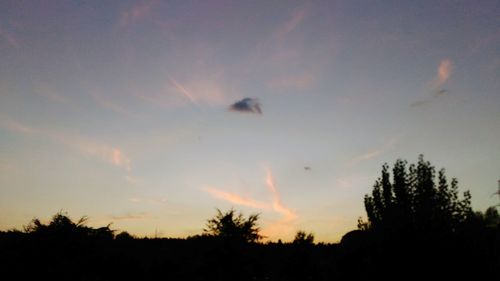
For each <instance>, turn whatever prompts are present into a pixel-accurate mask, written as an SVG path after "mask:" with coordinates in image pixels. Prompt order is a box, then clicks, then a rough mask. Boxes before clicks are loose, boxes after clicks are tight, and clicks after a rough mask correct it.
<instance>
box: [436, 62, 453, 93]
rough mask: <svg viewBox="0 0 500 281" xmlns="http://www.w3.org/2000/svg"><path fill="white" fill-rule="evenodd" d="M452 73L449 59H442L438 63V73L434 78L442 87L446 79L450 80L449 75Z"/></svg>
mask: <svg viewBox="0 0 500 281" xmlns="http://www.w3.org/2000/svg"><path fill="white" fill-rule="evenodd" d="M452 71H453V63H452V62H451V60H449V59H444V60H442V61H441V62H440V63H439V67H438V73H437V77H436V81H437V82H438V84H439V86H442V85H443V84H444V83H445V82H446V81H448V78H450V76H451V73H452Z"/></svg>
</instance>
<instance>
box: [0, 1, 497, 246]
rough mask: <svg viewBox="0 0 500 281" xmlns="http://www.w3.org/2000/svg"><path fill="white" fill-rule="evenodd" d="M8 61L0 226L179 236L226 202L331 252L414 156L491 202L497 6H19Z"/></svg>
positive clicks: (0, 83) (481, 205)
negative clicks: (382, 180) (381, 182)
mask: <svg viewBox="0 0 500 281" xmlns="http://www.w3.org/2000/svg"><path fill="white" fill-rule="evenodd" d="M0 64H1V66H0V230H8V229H12V228H17V229H22V226H23V225H26V224H27V223H28V222H29V221H30V220H31V219H32V218H33V217H39V218H40V219H42V220H43V221H47V220H48V219H50V217H51V216H52V215H54V214H55V213H56V212H58V211H60V210H64V211H67V212H68V214H69V215H70V217H72V218H74V219H77V218H79V217H81V216H84V215H86V216H88V217H89V218H90V221H89V224H90V225H92V226H103V225H106V224H108V223H110V222H113V224H112V226H111V227H112V228H113V229H118V230H126V231H128V232H130V233H132V234H135V235H138V236H145V235H147V236H154V235H155V233H156V235H158V236H164V237H186V236H189V235H195V234H201V233H202V231H203V228H204V226H205V222H206V220H207V219H209V218H210V217H212V216H214V215H215V213H216V211H215V208H220V209H221V210H227V209H229V208H231V207H234V208H235V209H236V210H241V211H242V212H243V213H244V214H246V215H248V214H252V213H260V214H261V219H260V220H259V222H260V226H261V228H262V234H263V235H265V236H267V237H268V239H270V240H273V241H275V240H277V239H279V238H280V239H282V240H284V241H289V240H291V239H293V236H294V234H295V232H296V231H297V230H305V231H307V232H313V233H314V234H315V237H316V241H318V242H319V241H325V242H336V241H338V240H339V239H340V238H341V236H342V235H343V234H345V233H346V232H347V231H349V230H352V229H355V228H356V224H357V218H358V217H359V216H363V217H365V216H366V214H365V210H364V206H363V197H364V195H365V194H366V193H368V192H370V191H371V188H372V186H373V183H374V181H375V180H376V178H377V177H378V176H379V174H380V171H381V166H382V164H383V163H384V162H387V163H388V164H390V165H392V164H393V163H394V161H395V160H396V159H398V158H403V159H407V160H408V161H409V162H412V163H413V162H416V161H417V158H418V155H419V154H424V156H425V158H426V159H427V160H429V161H430V162H431V163H432V164H434V165H435V166H436V167H437V168H442V167H444V168H446V171H447V175H448V177H457V178H458V180H459V186H460V190H461V191H465V190H470V191H471V194H472V205H473V207H474V209H476V210H481V211H484V210H485V209H486V208H488V207H489V206H492V205H495V204H498V203H499V202H498V197H492V194H493V193H494V192H495V191H497V180H499V179H500V2H499V1H154V0H153V1H83V0H81V1H77V0H74V1H17V0H11V1H9V0H7V1H1V2H0ZM245 98H249V99H247V100H244V99H245ZM238 102H239V103H238ZM232 105H233V106H232ZM231 106H232V107H231ZM259 111H261V112H260V113H259Z"/></svg>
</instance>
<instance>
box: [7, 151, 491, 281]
mask: <svg viewBox="0 0 500 281" xmlns="http://www.w3.org/2000/svg"><path fill="white" fill-rule="evenodd" d="M470 200H471V196H470V194H469V193H468V192H464V193H463V194H462V195H461V194H459V191H458V182H457V180H456V179H451V180H450V181H448V179H447V178H446V176H445V171H444V170H440V171H437V172H436V170H435V168H434V167H433V166H432V165H431V164H430V163H429V162H427V161H425V160H424V159H423V157H422V156H421V157H420V158H419V160H418V162H417V163H416V164H410V165H408V164H407V162H406V161H402V160H398V161H396V162H395V164H394V166H393V168H392V174H391V169H390V168H389V166H388V165H386V164H385V165H383V167H382V173H381V176H380V178H379V179H377V180H376V182H375V184H374V186H373V189H372V192H371V193H370V194H367V195H366V197H365V200H364V202H365V208H366V211H367V217H368V220H367V221H364V220H362V219H361V218H360V219H359V220H358V229H357V230H353V231H351V232H349V233H347V234H346V235H344V237H343V238H342V240H341V242H340V243H339V244H322V243H319V244H315V243H314V235H313V233H307V232H305V231H298V232H297V234H296V236H295V239H294V241H293V242H291V243H281V241H279V242H278V243H273V242H266V243H264V242H262V241H263V239H262V238H263V237H262V236H261V234H260V228H259V226H258V220H259V215H258V214H252V215H250V216H248V217H245V216H244V215H243V214H241V213H238V212H236V211H235V210H233V209H231V210H228V211H225V212H223V211H220V210H217V213H216V215H215V216H214V217H213V218H209V219H208V220H207V224H206V226H205V229H204V232H203V233H201V234H200V235H196V236H193V237H189V238H187V239H171V238H170V239H167V238H137V237H134V236H132V235H130V234H129V233H127V232H119V233H117V232H116V231H115V230H113V229H112V228H111V225H107V226H103V227H98V228H93V227H89V226H87V225H86V221H87V218H86V217H82V218H80V219H79V220H76V221H73V220H71V219H70V218H69V216H68V215H67V214H65V213H62V212H59V213H57V214H55V215H54V216H53V217H52V219H51V220H50V222H48V223H46V224H44V223H42V222H41V221H40V220H39V219H33V220H32V221H31V222H30V223H29V224H28V225H27V226H25V227H24V229H23V230H12V231H7V232H0V253H1V255H0V269H1V272H2V273H3V275H4V276H17V277H19V278H20V279H43V280H46V279H48V280H333V279H341V280H342V279H357V278H366V279H367V278H398V279H409V278H416V277H423V278H426V279H429V278H436V277H441V278H447V279H453V278H464V277H468V276H469V277H473V278H474V279H483V278H491V277H498V275H499V269H500V218H499V214H498V211H497V209H496V207H491V208H488V209H487V210H486V212H485V213H482V212H474V211H473V210H472V208H471V202H470Z"/></svg>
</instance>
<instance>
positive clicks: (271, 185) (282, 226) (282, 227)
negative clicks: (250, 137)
mask: <svg viewBox="0 0 500 281" xmlns="http://www.w3.org/2000/svg"><path fill="white" fill-rule="evenodd" d="M265 183H266V186H267V189H268V190H269V192H270V195H271V197H272V200H271V202H269V203H267V202H261V201H257V200H254V199H252V198H248V197H244V196H241V195H238V194H235V193H231V192H227V191H224V190H221V189H218V188H215V187H210V186H206V187H203V188H202V190H203V191H205V192H207V193H208V194H210V195H211V196H212V197H214V198H217V199H221V200H224V201H227V202H229V203H231V204H235V205H239V206H247V207H252V208H256V209H259V210H266V211H267V210H269V211H272V212H275V213H277V214H279V215H281V218H280V219H278V220H274V221H269V223H267V225H265V227H264V228H263V230H262V232H263V234H264V235H265V236H267V237H273V238H276V237H283V235H285V236H289V235H292V232H293V231H295V227H294V224H295V222H296V221H297V218H298V216H297V214H296V212H295V211H294V210H292V209H290V208H289V207H287V206H286V205H285V204H284V203H283V201H282V199H281V196H280V193H279V191H278V188H277V187H276V183H275V181H274V178H273V174H272V171H271V169H270V168H266V178H265ZM134 200H135V199H134Z"/></svg>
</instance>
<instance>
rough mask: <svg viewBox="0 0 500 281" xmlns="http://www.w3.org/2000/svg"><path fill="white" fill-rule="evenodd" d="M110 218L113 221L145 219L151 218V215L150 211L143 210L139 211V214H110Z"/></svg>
mask: <svg viewBox="0 0 500 281" xmlns="http://www.w3.org/2000/svg"><path fill="white" fill-rule="evenodd" d="M108 218H109V219H110V220H113V221H126V220H144V219H150V218H151V216H150V215H149V214H148V213H145V212H142V213H137V214H125V215H121V216H116V215H110V216H108Z"/></svg>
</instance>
